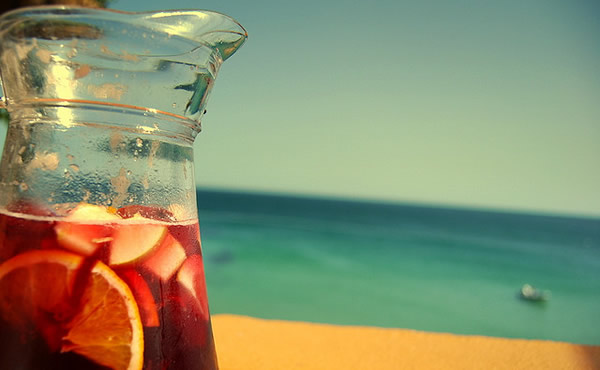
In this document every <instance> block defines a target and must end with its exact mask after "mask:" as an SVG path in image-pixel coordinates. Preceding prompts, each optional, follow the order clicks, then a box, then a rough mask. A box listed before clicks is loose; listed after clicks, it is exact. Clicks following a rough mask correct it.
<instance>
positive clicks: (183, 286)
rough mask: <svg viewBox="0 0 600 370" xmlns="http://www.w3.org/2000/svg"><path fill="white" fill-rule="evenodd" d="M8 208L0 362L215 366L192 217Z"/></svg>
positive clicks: (1, 247)
mask: <svg viewBox="0 0 600 370" xmlns="http://www.w3.org/2000/svg"><path fill="white" fill-rule="evenodd" d="M13 208H18V209H17V210H16V212H15V211H12V210H10V209H6V210H2V211H0V328H1V329H2V330H0V359H2V361H1V362H2V368H4V369H42V368H43V369H83V368H85V369H142V368H143V369H160V370H162V369H213V368H216V367H217V365H216V357H215V350H214V345H213V338H212V334H211V328H210V320H209V312H208V303H207V297H206V287H205V282H204V270H203V261H202V251H201V244H200V235H199V228H198V222H197V220H191V221H185V222H178V221H176V220H175V217H174V216H173V214H172V213H171V212H169V211H167V210H164V209H160V208H153V207H145V206H126V207H123V208H120V209H115V208H111V207H104V206H97V205H90V204H84V203H82V204H79V205H77V206H76V207H75V208H73V210H72V211H71V212H69V213H68V214H67V215H66V216H64V217H57V216H56V215H53V214H52V213H51V212H49V211H40V210H36V211H33V212H32V208H33V207H31V206H28V207H23V206H20V207H13ZM24 208H28V209H27V210H26V211H27V213H22V212H23V210H24Z"/></svg>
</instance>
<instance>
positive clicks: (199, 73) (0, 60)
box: [0, 6, 248, 136]
mask: <svg viewBox="0 0 600 370" xmlns="http://www.w3.org/2000/svg"><path fill="white" fill-rule="evenodd" d="M247 37H248V34H247V32H246V30H245V29H244V28H243V27H242V26H241V25H240V24H239V23H238V22H237V21H235V20H234V19H232V18H231V17H228V16H226V15H224V14H220V13H216V12H212V11H203V10H172V11H160V12H143V13H129V12H122V11H114V10H106V9H90V8H80V7H65V6H53V7H35V8H22V9H19V10H16V11H12V12H9V13H6V14H4V15H3V16H2V17H0V75H1V80H2V84H3V90H4V96H3V99H4V100H5V101H6V107H7V109H8V110H9V112H16V111H18V112H19V113H18V114H20V115H25V116H27V117H25V118H26V119H28V120H30V121H31V120H35V119H36V117H40V116H42V117H45V118H48V117H50V116H52V117H51V118H56V119H60V120H61V122H63V123H64V124H67V125H70V124H77V122H78V114H76V113H74V112H75V111H74V110H72V111H64V108H73V109H86V110H93V109H94V107H96V106H103V107H106V106H107V105H108V106H110V107H111V109H113V110H116V111H127V110H131V111H136V112H138V114H142V115H145V116H152V115H158V116H161V117H163V118H165V117H166V118H167V119H169V120H176V121H181V122H187V123H186V125H187V126H190V127H193V128H192V130H193V131H195V132H197V131H199V130H200V119H201V117H202V114H203V112H204V110H205V107H206V102H207V98H208V96H209V94H210V91H211V89H212V86H213V83H214V80H215V78H216V76H217V72H218V71H219V68H220V66H221V63H222V62H223V61H224V60H226V59H228V58H229V57H230V56H231V55H232V54H234V53H235V52H236V51H237V50H238V49H239V48H240V47H241V46H242V44H243V43H244V42H245V40H246V39H247ZM59 108H60V109H59ZM60 110H62V111H63V113H62V114H60V113H59V111H60ZM103 110H105V109H104V108H103ZM65 112H66V113H65ZM59 116H60V117H59ZM87 116H88V117H89V115H87ZM193 136H195V134H194V135H193Z"/></svg>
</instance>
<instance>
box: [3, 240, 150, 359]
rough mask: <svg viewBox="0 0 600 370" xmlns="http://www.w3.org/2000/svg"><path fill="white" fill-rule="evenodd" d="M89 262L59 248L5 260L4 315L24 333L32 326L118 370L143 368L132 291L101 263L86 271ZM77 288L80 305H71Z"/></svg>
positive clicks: (53, 342) (54, 342) (61, 346)
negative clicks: (84, 271)
mask: <svg viewBox="0 0 600 370" xmlns="http://www.w3.org/2000/svg"><path fill="white" fill-rule="evenodd" d="M86 262H87V261H84V260H83V258H82V257H80V256H78V255H76V254H72V253H69V252H64V251H59V250H41V251H40V250H38V251H32V252H26V253H23V254H20V255H18V256H16V257H13V258H11V259H9V260H8V261H6V262H4V263H3V264H2V265H0V314H1V315H2V317H3V318H4V319H5V320H6V321H7V322H9V323H12V324H13V325H14V326H15V328H16V329H17V330H22V331H23V333H24V335H25V334H27V331H26V330H27V328H33V329H34V330H37V331H38V332H39V333H40V334H41V335H42V336H43V337H44V339H46V341H47V343H48V346H49V348H51V349H54V350H60V351H61V352H75V353H77V354H80V355H82V356H85V357H87V358H88V359H90V360H92V361H94V362H96V363H98V364H101V365H103V366H107V367H109V368H111V369H115V370H139V369H141V368H142V365H143V360H144V353H143V352H144V338H143V330H142V322H141V319H140V314H139V310H138V307H137V304H136V302H135V299H134V297H133V294H132V293H131V290H130V289H129V287H128V286H127V284H126V283H125V282H123V280H121V279H120V278H119V277H118V276H117V275H116V274H115V273H114V272H113V271H112V270H111V269H110V268H109V267H108V266H106V265H105V264H103V263H101V262H95V263H94V264H93V265H92V266H90V269H89V272H88V273H86V274H83V275H82V274H81V272H82V269H83V267H82V266H84V265H85V263H86ZM78 286H80V287H81V288H77V287H78ZM78 290H79V291H80V293H79V294H80V297H79V302H80V304H79V305H78V307H75V306H77V305H69V303H68V302H70V301H72V300H73V296H72V295H73V294H74V293H73V292H75V291H78ZM57 347H58V348H57Z"/></svg>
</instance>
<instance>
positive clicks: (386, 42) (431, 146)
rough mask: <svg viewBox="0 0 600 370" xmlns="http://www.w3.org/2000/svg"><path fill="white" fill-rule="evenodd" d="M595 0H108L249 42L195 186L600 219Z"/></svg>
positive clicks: (205, 140)
mask: <svg viewBox="0 0 600 370" xmlns="http://www.w3.org/2000/svg"><path fill="white" fill-rule="evenodd" d="M599 4H600V3H598V2H597V1H595V0H589V1H577V0H575V1H563V0H561V1H552V0H535V1H533V0H505V1H485V0H483V1H482V0H470V1H468V0H456V1H448V0H429V1H427V0H426V1H401V0H394V1H392V0H390V1H371V2H366V1H361V2H358V1H348V0H345V1H341V0H331V1H314V0H308V1H302V2H285V1H281V0H278V1H275V0H258V1H247V0H234V1H214V0H209V1H203V2H199V1H191V0H171V1H168V2H165V1H158V0H147V1H138V0H136V1H126V0H117V1H115V2H113V4H112V6H111V7H112V8H115V9H121V10H136V11H141V10H156V9H161V8H165V7H167V8H201V9H210V10H216V11H220V12H223V13H226V14H228V15H230V16H232V17H234V18H236V19H237V20H238V21H239V22H240V23H241V24H242V25H244V26H245V27H246V29H247V30H248V33H249V35H250V38H249V39H248V42H247V44H246V45H244V46H243V47H242V48H241V49H240V50H239V52H238V53H237V54H236V55H234V56H233V57H232V58H231V59H230V60H228V61H226V62H225V64H224V65H223V67H222V69H221V72H220V75H219V77H218V79H217V81H216V84H215V89H214V91H213V94H212V95H211V98H210V100H209V102H208V114H207V115H206V117H205V119H204V121H203V127H204V130H203V132H202V133H201V134H200V135H199V137H198V139H197V140H196V144H195V150H196V171H197V173H196V177H197V181H198V185H199V186H204V187H214V188H221V189H243V190H253V191H268V192H270V191H273V192H283V193H296V194H309V195H314V194H316V195H325V196H329V195H332V196H341V197H352V198H366V199H378V200H389V201H396V202H410V203H426V204H442V205H458V206H467V207H483V208H499V209H511V210H525V211H535V212H552V213H571V214H586V215H596V216H600V69H599V66H600V16H599V14H600V5H599Z"/></svg>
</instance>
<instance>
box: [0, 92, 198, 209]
mask: <svg viewBox="0 0 600 370" xmlns="http://www.w3.org/2000/svg"><path fill="white" fill-rule="evenodd" d="M67 103H68V104H67ZM67 103H65V102H57V103H56V104H54V105H53V104H47V103H44V104H43V105H40V104H38V105H35V104H31V105H27V104H24V105H22V106H21V107H19V108H20V109H18V110H15V111H14V112H13V114H12V117H11V123H10V125H9V130H8V133H7V138H6V144H5V147H4V153H3V156H2V162H1V163H0V207H2V208H9V209H10V210H13V211H17V212H21V211H23V210H19V209H14V208H15V207H16V208H18V207H21V205H25V208H30V207H31V205H32V204H33V205H34V207H35V208H36V209H44V210H46V213H51V214H55V215H58V216H61V215H64V214H66V212H68V210H69V209H72V208H73V207H75V206H76V205H77V204H79V203H82V202H84V203H90V204H98V205H103V206H109V207H114V208H120V207H124V206H128V205H142V206H151V207H158V208H161V209H164V210H167V211H169V212H170V213H172V214H173V215H174V218H175V219H177V220H180V221H183V220H188V219H195V218H196V217H197V214H196V201H195V195H196V193H195V191H196V189H195V183H194V172H193V167H194V166H193V149H192V142H193V137H194V136H195V134H196V133H197V132H198V130H197V127H193V125H189V124H187V125H184V124H182V122H181V120H179V119H178V118H177V117H172V116H169V115H165V114H160V113H152V112H148V111H143V110H136V109H134V108H131V107H115V106H109V107H100V106H98V105H97V104H92V105H86V104H85V103H79V102H67ZM100 108H102V109H100Z"/></svg>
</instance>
